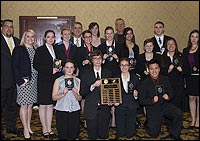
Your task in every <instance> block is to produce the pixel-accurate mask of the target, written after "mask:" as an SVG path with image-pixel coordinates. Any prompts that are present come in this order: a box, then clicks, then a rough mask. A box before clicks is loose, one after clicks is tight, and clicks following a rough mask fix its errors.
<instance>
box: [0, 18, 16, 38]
mask: <svg viewBox="0 0 200 141" xmlns="http://www.w3.org/2000/svg"><path fill="white" fill-rule="evenodd" d="M1 33H2V34H3V35H4V36H6V37H8V38H10V37H11V36H13V34H14V27H13V23H12V22H9V21H6V22H4V24H3V25H2V26H1Z"/></svg>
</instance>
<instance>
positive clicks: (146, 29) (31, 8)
mask: <svg viewBox="0 0 200 141" xmlns="http://www.w3.org/2000/svg"><path fill="white" fill-rule="evenodd" d="M19 16H76V19H75V21H79V22H81V23H82V24H83V29H84V30H85V29H87V28H88V25H89V24H90V23H91V22H93V21H95V22H97V23H98V24H99V25H100V32H101V37H103V36H104V29H105V27H106V26H108V25H111V26H112V27H113V28H114V27H115V24H114V23H115V19H117V18H123V19H124V20H125V21H126V26H130V27H132V28H133V29H134V33H135V36H136V43H137V44H138V45H139V46H140V52H141V53H142V52H143V48H142V47H143V41H144V40H145V39H146V38H149V37H152V36H153V35H154V33H153V24H154V23H155V22H156V21H157V20H161V21H163V22H164V24H165V30H166V32H165V34H166V35H170V36H172V37H174V38H176V40H177V42H178V45H179V50H180V51H181V52H182V49H183V48H184V47H185V46H186V45H187V41H188V36H189V33H190V32H191V31H192V30H193V29H199V1H51V2H49V1H1V19H7V18H10V19H13V20H14V28H15V36H16V37H19Z"/></svg>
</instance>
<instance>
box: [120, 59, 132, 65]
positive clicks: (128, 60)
mask: <svg viewBox="0 0 200 141" xmlns="http://www.w3.org/2000/svg"><path fill="white" fill-rule="evenodd" d="M122 61H127V62H128V65H130V59H129V58H127V57H122V58H121V59H120V61H119V64H121V62H122Z"/></svg>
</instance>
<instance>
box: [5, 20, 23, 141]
mask: <svg viewBox="0 0 200 141" xmlns="http://www.w3.org/2000/svg"><path fill="white" fill-rule="evenodd" d="M13 34H14V27H13V20H10V19H6V20H3V21H1V113H4V114H5V127H6V131H7V133H14V134H16V119H17V114H16V113H17V112H16V111H17V104H16V95H17V93H16V83H15V81H14V76H13V68H12V62H11V56H12V50H13V48H14V47H15V46H18V45H19V43H20V40H19V39H18V38H16V37H14V36H13ZM9 42H10V43H9ZM10 44H11V45H10ZM9 45H10V46H9ZM1 118H2V114H1ZM1 131H2V122H1ZM1 137H2V138H3V135H2V134H1Z"/></svg>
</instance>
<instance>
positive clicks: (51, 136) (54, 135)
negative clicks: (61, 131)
mask: <svg viewBox="0 0 200 141" xmlns="http://www.w3.org/2000/svg"><path fill="white" fill-rule="evenodd" d="M49 138H51V139H54V138H57V135H56V134H55V133H54V132H53V131H51V132H49Z"/></svg>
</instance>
